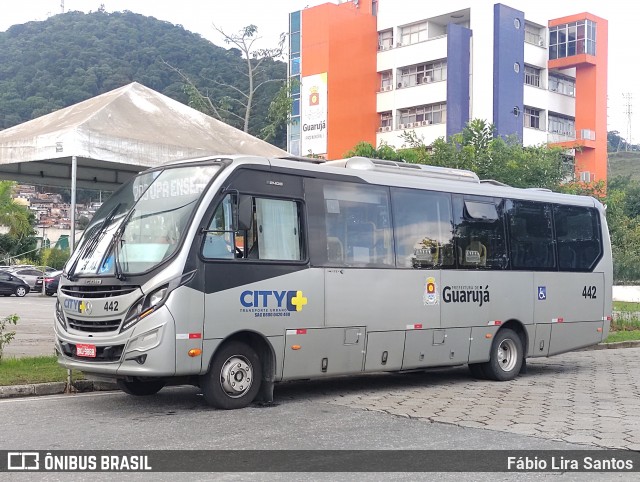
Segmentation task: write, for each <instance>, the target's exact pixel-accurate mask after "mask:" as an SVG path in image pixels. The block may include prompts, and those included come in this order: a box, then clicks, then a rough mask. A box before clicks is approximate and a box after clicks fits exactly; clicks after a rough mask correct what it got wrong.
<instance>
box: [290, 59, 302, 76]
mask: <svg viewBox="0 0 640 482" xmlns="http://www.w3.org/2000/svg"><path fill="white" fill-rule="evenodd" d="M290 68H291V71H290V74H291V75H298V74H299V73H300V57H293V58H291V67H290Z"/></svg>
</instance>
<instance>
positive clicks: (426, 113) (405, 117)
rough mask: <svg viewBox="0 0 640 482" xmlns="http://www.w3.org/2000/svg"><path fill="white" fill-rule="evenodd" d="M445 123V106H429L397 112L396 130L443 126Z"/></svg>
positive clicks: (442, 104)
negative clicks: (432, 125) (434, 125)
mask: <svg viewBox="0 0 640 482" xmlns="http://www.w3.org/2000/svg"><path fill="white" fill-rule="evenodd" d="M446 121H447V104H446V103H444V102H443V103H440V104H430V105H421V106H418V107H410V108H408V109H400V110H399V111H398V128H399V129H411V128H413V127H419V126H423V125H430V124H444V123H445V122H446Z"/></svg>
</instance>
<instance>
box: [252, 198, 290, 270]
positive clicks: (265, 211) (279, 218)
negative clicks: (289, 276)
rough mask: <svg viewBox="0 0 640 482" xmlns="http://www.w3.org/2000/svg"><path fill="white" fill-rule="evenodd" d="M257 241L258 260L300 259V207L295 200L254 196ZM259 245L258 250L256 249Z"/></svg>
mask: <svg viewBox="0 0 640 482" xmlns="http://www.w3.org/2000/svg"><path fill="white" fill-rule="evenodd" d="M254 201H255V222H254V223H253V225H254V228H255V235H256V238H255V239H257V246H256V243H254V244H253V246H252V247H251V248H250V249H249V258H251V253H252V250H253V251H254V252H255V251H257V256H256V257H257V258H258V259H274V260H275V259H277V260H284V261H298V260H301V259H302V249H301V243H300V240H301V236H300V228H301V223H300V207H299V205H298V203H297V202H296V201H289V200H284V199H265V198H255V200H254ZM255 248H257V250H256V249H255Z"/></svg>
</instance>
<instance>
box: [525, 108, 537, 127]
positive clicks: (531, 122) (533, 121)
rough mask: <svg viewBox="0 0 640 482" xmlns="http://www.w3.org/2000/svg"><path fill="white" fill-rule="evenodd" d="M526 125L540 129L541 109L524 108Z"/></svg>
mask: <svg viewBox="0 0 640 482" xmlns="http://www.w3.org/2000/svg"><path fill="white" fill-rule="evenodd" d="M524 126H525V127H530V128H531V129H540V109H533V108H531V107H525V108H524Z"/></svg>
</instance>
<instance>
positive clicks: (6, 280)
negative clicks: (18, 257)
mask: <svg viewBox="0 0 640 482" xmlns="http://www.w3.org/2000/svg"><path fill="white" fill-rule="evenodd" d="M30 289H31V288H30V287H29V284H28V283H27V282H26V281H24V280H22V279H20V278H18V277H17V276H15V275H13V274H11V273H7V272H5V271H2V272H0V294H1V295H2V296H11V295H16V296H18V297H20V298H22V297H23V296H24V295H26V294H27V293H28V292H29V290H30Z"/></svg>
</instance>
